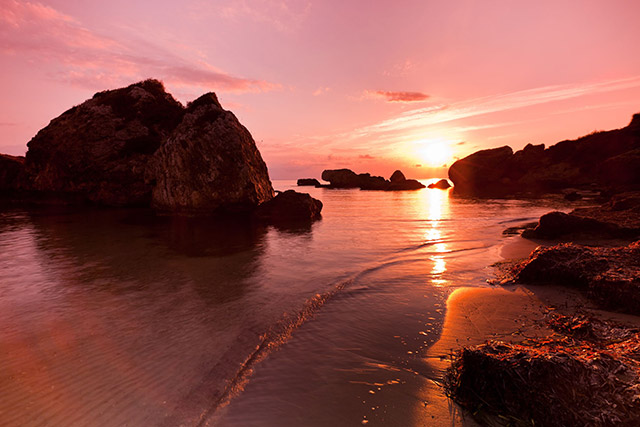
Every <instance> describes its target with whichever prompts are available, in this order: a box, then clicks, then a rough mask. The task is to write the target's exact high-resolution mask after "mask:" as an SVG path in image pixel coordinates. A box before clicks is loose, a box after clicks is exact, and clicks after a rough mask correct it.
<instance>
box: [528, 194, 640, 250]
mask: <svg viewBox="0 0 640 427" xmlns="http://www.w3.org/2000/svg"><path fill="white" fill-rule="evenodd" d="M522 237H524V238H528V239H563V240H568V239H580V238H601V239H602V238H604V239H628V240H632V239H636V238H638V237H640V192H629V193H622V194H617V195H615V196H613V197H612V198H611V200H610V201H609V202H607V203H605V204H603V205H602V206H598V207H592V208H578V209H574V210H573V211H572V212H571V213H569V214H565V213H562V212H550V213H548V214H545V215H543V216H542V217H540V221H539V222H538V224H537V226H536V227H535V228H533V229H528V230H525V231H523V233H522Z"/></svg>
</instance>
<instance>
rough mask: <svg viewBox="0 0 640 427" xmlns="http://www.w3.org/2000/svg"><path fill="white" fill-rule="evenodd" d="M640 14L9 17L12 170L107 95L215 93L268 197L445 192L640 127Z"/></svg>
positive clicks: (174, 10) (560, 9) (417, 5)
mask: <svg viewBox="0 0 640 427" xmlns="http://www.w3.org/2000/svg"><path fill="white" fill-rule="evenodd" d="M639 16H640V2H638V1H636V0H610V1H606V2H605V1H602V0H597V1H596V0H575V1H562V0H554V1H545V0H540V1H535V2H533V1H519V0H504V1H502V0H459V1H454V0H452V1H428V0H415V1H414V0H397V1H394V2H391V1H372V0H369V1H364V0H363V1H359V0H350V1H345V0H341V1H334V0H322V1H320V0H318V1H307V0H208V1H207V0H182V1H170V0H155V1H131V0H126V1H125V0H110V1H104V0H102V1H95V0H51V1H42V2H38V1H17V0H0V61H1V62H0V63H1V64H2V66H1V67H0V91H1V93H2V96H0V152H2V153H7V154H13V155H23V154H24V153H25V151H26V149H27V147H26V144H27V142H28V141H29V140H30V139H31V138H32V137H33V136H34V135H35V134H36V133H37V132H38V130H39V129H41V128H43V127H44V126H46V125H47V124H48V122H49V121H50V120H51V119H53V118H55V117H57V116H58V115H60V114H61V113H62V112H64V111H65V110H67V109H68V108H70V107H71V106H73V105H77V104H80V103H82V102H83V101H84V100H86V99H88V98H90V97H91V96H92V95H93V94H94V93H95V92H98V91H102V90H105V89H115V88H118V87H122V86H126V85H129V84H131V83H134V82H137V81H140V80H143V79H146V78H157V79H159V80H161V81H163V82H164V84H165V87H166V88H167V90H168V91H169V92H171V93H172V94H173V95H174V96H175V97H176V99H178V100H179V101H181V102H183V103H187V102H188V101H191V100H193V99H195V98H197V97H198V96H200V95H201V94H203V93H206V92H215V93H216V94H217V95H218V98H219V99H220V101H221V103H222V105H223V107H224V108H225V109H228V110H231V111H233V112H234V114H235V115H236V116H237V117H238V118H239V120H240V121H241V123H242V124H244V125H245V126H246V127H247V128H248V129H249V131H250V132H251V133H252V135H253V137H254V139H255V140H256V143H257V145H258V148H259V149H260V152H261V153H262V156H263V158H264V159H265V161H266V163H267V165H268V168H269V173H270V176H271V178H272V179H295V178H301V177H319V176H320V174H321V172H322V170H323V169H328V168H331V169H333V168H342V167H348V168H351V169H353V170H354V171H356V172H358V173H361V172H371V173H373V174H376V175H383V176H385V177H388V176H389V175H391V173H392V172H393V171H394V170H396V169H401V170H402V171H403V172H404V173H405V175H407V176H408V177H411V178H429V177H439V176H446V167H447V166H450V165H451V163H452V162H453V161H455V160H456V159H458V158H462V157H465V156H467V155H469V154H471V153H473V152H475V151H477V150H480V149H485V148H492V147H499V146H503V145H510V146H511V147H512V148H513V149H514V150H517V149H520V148H522V147H523V146H524V145H526V144H527V143H534V144H539V143H545V144H546V145H547V146H548V145H551V144H553V143H555V142H558V141H561V140H564V139H573V138H576V137H579V136H581V135H584V134H587V133H590V132H592V131H594V130H608V129H615V128H620V127H624V126H626V125H627V124H628V123H629V121H630V119H631V116H632V114H634V113H637V112H640V55H638V49H639V48H640V25H638V19H637V18H638V17H639Z"/></svg>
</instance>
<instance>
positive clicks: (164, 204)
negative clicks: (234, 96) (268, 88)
mask: <svg viewBox="0 0 640 427" xmlns="http://www.w3.org/2000/svg"><path fill="white" fill-rule="evenodd" d="M147 176H148V178H149V179H148V180H149V181H151V182H153V181H155V182H154V184H155V185H154V187H153V198H152V206H153V207H155V208H157V209H160V210H168V211H173V212H176V211H178V212H187V213H203V212H215V211H227V212H233V211H249V210H252V209H253V208H255V207H256V206H258V205H259V204H260V203H262V202H265V201H267V200H270V199H271V198H272V197H273V188H272V187H271V181H270V180H269V174H268V172H267V165H266V164H265V163H264V161H263V160H262V157H261V156H260V153H259V152H258V148H257V147H256V145H255V143H254V141H253V138H252V137H251V134H250V133H249V131H248V130H247V129H246V128H245V127H244V126H242V125H241V124H240V122H239V121H238V119H236V117H235V116H234V115H233V113H231V112H229V111H225V110H223V109H222V107H221V106H220V103H219V102H218V99H217V98H216V96H215V94H213V93H208V94H206V95H203V96H201V97H200V98H198V99H197V100H195V101H193V102H192V103H191V104H189V106H188V108H187V110H186V112H185V115H184V118H183V119H182V123H180V125H179V126H178V127H177V128H176V129H175V130H174V132H173V133H172V134H171V136H169V138H168V139H167V140H166V142H165V143H164V144H163V145H162V147H160V148H159V149H158V151H157V152H156V153H155V154H154V156H153V159H152V161H151V162H150V164H149V167H148V170H147Z"/></svg>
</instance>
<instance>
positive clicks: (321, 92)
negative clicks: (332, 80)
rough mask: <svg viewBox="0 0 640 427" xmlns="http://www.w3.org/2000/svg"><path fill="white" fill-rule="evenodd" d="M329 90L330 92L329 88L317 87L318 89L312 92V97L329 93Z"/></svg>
mask: <svg viewBox="0 0 640 427" xmlns="http://www.w3.org/2000/svg"><path fill="white" fill-rule="evenodd" d="M330 90H331V88H329V87H319V88H318V89H316V90H315V91H313V96H320V95H322V94H325V93H327V92H329V91H330Z"/></svg>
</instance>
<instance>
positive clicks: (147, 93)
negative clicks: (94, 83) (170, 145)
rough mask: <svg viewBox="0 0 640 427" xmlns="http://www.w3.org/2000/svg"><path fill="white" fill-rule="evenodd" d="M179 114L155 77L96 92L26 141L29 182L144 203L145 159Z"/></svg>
mask: <svg viewBox="0 0 640 427" xmlns="http://www.w3.org/2000/svg"><path fill="white" fill-rule="evenodd" d="M183 114H184V111H183V106H182V105H181V104H180V103H179V102H178V101H176V100H175V99H174V98H173V97H172V96H171V95H170V94H168V93H167V92H166V91H165V89H164V87H163V85H162V83H160V82H159V81H157V80H145V81H143V82H140V83H136V84H133V85H130V86H128V87H125V88H121V89H116V90H109V91H104V92H99V93H96V94H95V95H94V96H93V98H91V99H89V100H87V101H85V102H83V103H82V104H80V105H78V106H76V107H73V108H71V109H70V110H68V111H66V112H65V113H63V114H62V115H61V116H59V117H57V118H55V119H53V120H52V121H51V123H49V125H48V126H47V127H45V128H43V129H42V130H40V131H39V132H38V134H37V135H36V136H35V137H34V138H33V139H32V140H31V141H30V142H29V143H28V144H27V146H28V147H29V150H28V152H27V155H26V162H25V168H26V172H27V174H28V175H29V177H28V178H29V182H30V184H29V186H30V188H31V189H33V190H36V191H41V192H47V193H58V194H63V195H74V196H76V197H78V198H80V199H85V200H87V201H91V202H94V203H98V204H104V205H125V206H127V205H148V204H149V202H150V200H151V190H152V185H151V184H150V183H147V182H145V179H144V175H145V170H146V165H147V162H148V160H149V158H150V157H151V156H152V155H153V153H154V152H155V151H156V150H157V149H158V148H159V147H160V146H161V145H162V143H163V141H164V139H165V138H166V137H167V136H168V135H169V134H170V133H171V132H172V131H173V130H174V129H175V127H176V126H177V125H178V123H180V121H181V120H182V116H183Z"/></svg>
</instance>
